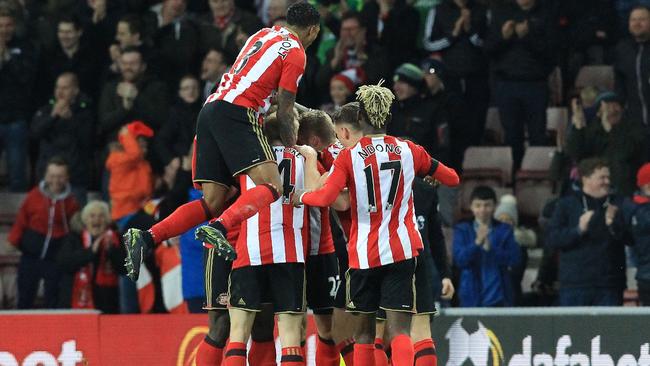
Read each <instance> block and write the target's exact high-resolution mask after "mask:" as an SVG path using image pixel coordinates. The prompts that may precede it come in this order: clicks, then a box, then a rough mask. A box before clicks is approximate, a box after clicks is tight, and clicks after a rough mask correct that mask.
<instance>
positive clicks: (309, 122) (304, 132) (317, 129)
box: [298, 110, 336, 145]
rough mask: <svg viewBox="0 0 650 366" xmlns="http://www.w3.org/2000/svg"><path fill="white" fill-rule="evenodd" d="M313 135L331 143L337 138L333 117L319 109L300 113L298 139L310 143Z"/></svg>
mask: <svg viewBox="0 0 650 366" xmlns="http://www.w3.org/2000/svg"><path fill="white" fill-rule="evenodd" d="M312 136H316V137H318V138H319V139H320V140H321V141H322V142H324V143H326V144H328V145H329V144H331V143H333V142H334V141H335V140H336V132H335V131H334V125H333V124H332V119H331V118H330V116H329V115H327V113H325V112H323V111H319V110H315V111H309V112H305V113H303V114H301V115H300V127H299V128H298V140H299V141H301V142H302V143H308V141H309V138H310V137H312Z"/></svg>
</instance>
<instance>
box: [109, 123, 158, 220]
mask: <svg viewBox="0 0 650 366" xmlns="http://www.w3.org/2000/svg"><path fill="white" fill-rule="evenodd" d="M151 137H153V130H152V129H151V128H149V127H148V126H147V125H145V124H144V123H143V122H142V121H134V122H131V123H129V124H128V125H126V126H124V127H122V129H121V130H120V133H119V135H118V141H119V143H114V144H111V146H110V154H109V155H108V159H107V160H106V169H107V170H108V172H109V173H110V180H109V184H108V192H109V196H110V200H111V218H112V219H113V220H114V221H115V222H116V223H117V225H118V227H119V228H120V231H121V230H123V228H124V226H125V225H126V224H127V222H128V221H129V219H130V218H131V217H132V216H133V215H134V214H135V213H137V212H138V211H139V210H140V209H141V208H142V207H143V205H144V203H145V202H146V201H147V199H149V198H150V197H151V193H152V191H153V178H152V173H151V166H150V165H149V162H148V161H147V160H146V159H145V155H146V153H147V145H148V141H147V139H148V138H151Z"/></svg>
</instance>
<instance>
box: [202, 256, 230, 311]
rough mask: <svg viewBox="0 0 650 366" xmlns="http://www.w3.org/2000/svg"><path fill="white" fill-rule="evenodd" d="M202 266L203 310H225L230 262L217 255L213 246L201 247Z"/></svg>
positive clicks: (226, 306)
mask: <svg viewBox="0 0 650 366" xmlns="http://www.w3.org/2000/svg"><path fill="white" fill-rule="evenodd" d="M203 268H204V270H205V274H204V276H205V302H204V303H203V309H205V310H225V309H227V308H228V276H230V269H231V268H232V262H230V261H226V260H224V259H223V258H222V257H221V256H219V255H217V251H216V249H215V248H205V247H204V248H203Z"/></svg>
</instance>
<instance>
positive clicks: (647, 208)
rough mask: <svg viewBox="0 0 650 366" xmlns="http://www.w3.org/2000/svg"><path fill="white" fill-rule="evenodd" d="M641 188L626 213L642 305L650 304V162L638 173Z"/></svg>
mask: <svg viewBox="0 0 650 366" xmlns="http://www.w3.org/2000/svg"><path fill="white" fill-rule="evenodd" d="M637 186H638V187H639V190H638V191H637V193H635V194H634V197H633V202H634V203H633V204H630V205H627V206H628V207H626V210H625V213H626V216H627V217H626V218H627V219H628V222H629V224H630V231H631V232H632V236H633V238H634V246H633V247H632V253H633V255H634V259H635V260H636V285H637V290H638V292H639V300H640V301H641V305H643V306H650V163H646V164H644V165H643V166H642V167H641V169H639V171H638V173H637Z"/></svg>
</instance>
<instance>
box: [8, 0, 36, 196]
mask: <svg viewBox="0 0 650 366" xmlns="http://www.w3.org/2000/svg"><path fill="white" fill-rule="evenodd" d="M15 30H16V19H15V18H14V16H13V15H12V14H11V13H9V12H8V11H6V10H1V9H0V146H2V147H3V148H4V149H6V151H7V166H8V168H9V169H8V170H9V188H10V189H11V190H12V191H24V190H26V189H27V177H26V176H25V170H26V169H25V164H26V157H27V131H28V127H27V121H26V120H27V118H28V117H29V114H30V113H31V112H30V97H31V91H32V86H33V82H34V76H35V71H36V68H35V62H34V58H33V54H32V52H31V47H29V46H28V44H26V43H25V42H22V41H21V40H19V39H17V37H15ZM0 149H1V148H0ZM0 151H1V150H0Z"/></svg>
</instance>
